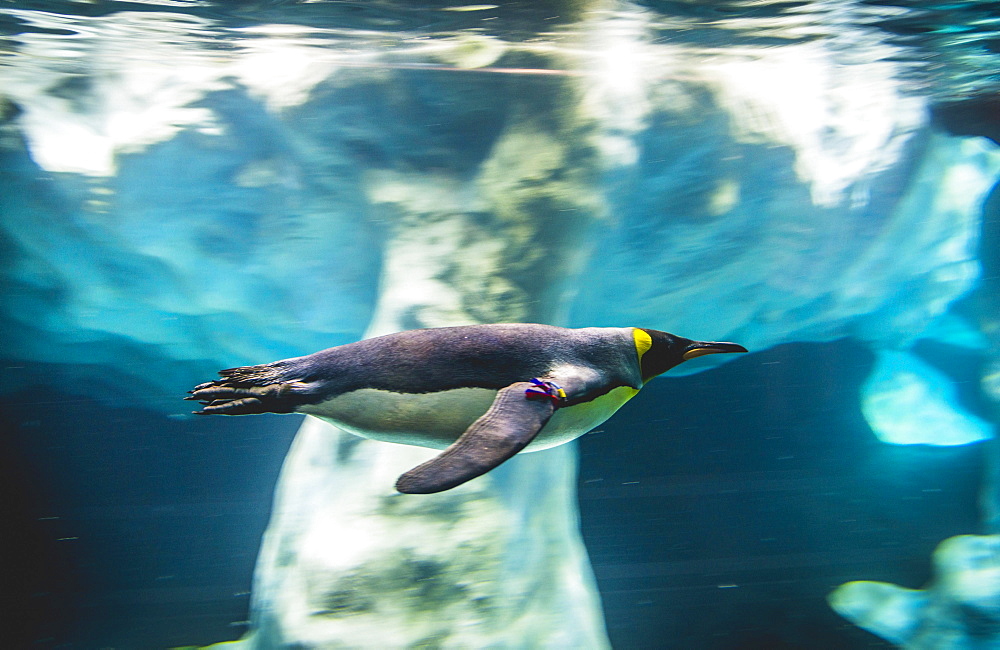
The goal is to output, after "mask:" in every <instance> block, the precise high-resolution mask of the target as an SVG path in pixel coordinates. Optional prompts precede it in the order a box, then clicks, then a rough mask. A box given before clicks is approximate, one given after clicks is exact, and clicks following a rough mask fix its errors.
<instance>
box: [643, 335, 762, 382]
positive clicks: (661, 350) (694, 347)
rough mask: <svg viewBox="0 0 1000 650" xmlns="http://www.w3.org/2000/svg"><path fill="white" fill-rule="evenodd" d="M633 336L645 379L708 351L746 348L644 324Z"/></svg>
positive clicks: (711, 352) (715, 352)
mask: <svg viewBox="0 0 1000 650" xmlns="http://www.w3.org/2000/svg"><path fill="white" fill-rule="evenodd" d="M633 336H634V338H635V349H636V351H637V352H638V353H639V367H640V369H641V371H642V381H644V382H646V381H649V380H650V379H652V378H653V377H656V376H657V375H661V374H663V373H665V372H666V371H668V370H670V369H671V368H673V367H674V366H679V365H680V364H682V363H684V362H685V361H687V360H688V359H694V358H695V357H701V356H704V355H706V354H721V353H729V352H746V351H747V349H746V348H745V347H743V346H742V345H739V344H737V343H720V342H716V341H692V340H691V339H686V338H684V337H683V336H676V335H674V334H668V333H667V332H661V331H660V330H650V329H645V328H642V327H637V328H635V330H634V332H633Z"/></svg>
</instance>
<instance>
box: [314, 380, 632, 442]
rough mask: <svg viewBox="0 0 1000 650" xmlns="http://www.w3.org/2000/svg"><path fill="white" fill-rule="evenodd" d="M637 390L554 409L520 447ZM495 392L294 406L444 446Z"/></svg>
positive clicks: (356, 394)
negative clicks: (545, 421) (530, 437)
mask: <svg viewBox="0 0 1000 650" xmlns="http://www.w3.org/2000/svg"><path fill="white" fill-rule="evenodd" d="M637 392H639V391H638V390H637V389H635V388H631V387H627V386H621V387H618V388H615V389H614V390H612V391H610V392H609V393H607V394H605V395H602V396H601V397H599V398H597V399H595V400H592V401H590V402H585V403H583V404H577V405H575V406H571V407H568V408H561V409H558V410H557V411H556V412H555V414H554V415H553V416H552V419H550V420H549V421H548V423H547V424H546V425H545V427H543V428H542V431H541V433H539V434H538V437H537V438H535V439H534V440H533V441H532V442H531V444H529V445H528V447H527V448H526V449H525V451H538V450H541V449H548V448H549V447H555V446H557V445H561V444H563V443H564V442H569V441H570V440H573V439H575V438H579V437H580V436H582V435H583V434H585V433H587V432H588V431H590V430H591V429H593V428H594V427H596V426H597V425H599V424H601V423H602V422H604V421H605V420H607V419H608V418H609V417H611V416H612V415H613V414H614V412H615V411H617V410H618V409H619V408H620V407H621V406H622V404H624V403H625V402H627V401H628V400H629V399H630V398H631V397H632V396H633V395H635V394H636V393H637ZM496 394H497V391H495V390H490V389H487V388H456V389H453V390H446V391H441V392H439V393H394V392H392V391H386V390H377V389H374V388H364V389H361V390H356V391H352V392H350V393H344V394H342V395H338V396H336V397H334V398H333V399H329V400H327V401H325V402H322V403H320V404H311V405H308V406H304V407H301V408H300V409H299V411H300V412H301V413H308V414H309V415H313V416H316V417H318V418H320V419H323V420H326V421H327V422H330V423H331V424H333V425H335V426H337V427H340V428H341V429H343V430H345V431H347V432H348V433H353V434H355V435H358V436H361V437H363V438H370V439H372V440H380V441H383V442H396V443H401V444H404V445H415V446H417V447H430V448H432V449H444V448H445V447H447V446H448V445H450V444H451V443H453V442H455V440H457V439H458V437H459V436H460V435H462V433H463V432H464V431H465V430H466V429H468V428H469V425H471V424H472V423H473V422H475V421H476V420H477V419H478V418H479V416H481V415H482V414H483V413H485V412H486V411H487V410H489V408H490V406H491V405H492V404H493V400H494V398H495V397H496Z"/></svg>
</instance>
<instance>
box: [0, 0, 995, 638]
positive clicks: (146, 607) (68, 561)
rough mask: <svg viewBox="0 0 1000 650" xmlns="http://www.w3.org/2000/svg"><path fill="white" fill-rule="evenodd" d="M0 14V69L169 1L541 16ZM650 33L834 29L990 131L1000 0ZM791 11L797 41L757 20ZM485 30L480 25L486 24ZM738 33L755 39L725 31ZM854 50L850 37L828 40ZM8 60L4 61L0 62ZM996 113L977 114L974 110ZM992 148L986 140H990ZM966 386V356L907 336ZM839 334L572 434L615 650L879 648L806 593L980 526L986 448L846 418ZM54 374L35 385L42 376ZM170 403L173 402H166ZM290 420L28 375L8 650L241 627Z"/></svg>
mask: <svg viewBox="0 0 1000 650" xmlns="http://www.w3.org/2000/svg"><path fill="white" fill-rule="evenodd" d="M450 4H451V3H437V4H435V3H387V2H378V3H360V2H358V3H351V2H339V3H301V2H293V1H285V2H275V1H269V2H231V3H221V2H218V3H203V2H189V1H183V0H181V1H177V2H173V3H171V4H170V5H169V6H166V5H151V4H138V3H129V2H86V3H84V2H10V1H9V0H3V1H2V2H0V9H10V8H16V9H19V10H27V11H37V12H50V13H52V14H58V15H59V16H62V17H64V18H66V20H56V19H53V20H52V21H51V24H50V25H48V26H40V25H39V24H38V23H37V22H29V21H26V20H24V19H23V17H18V16H17V15H15V14H12V13H0V57H3V56H13V54H11V52H9V51H6V50H7V46H9V45H11V44H12V43H14V42H16V40H17V36H18V35H20V34H24V33H29V32H34V33H47V34H52V35H54V36H60V35H65V36H72V35H73V34H74V30H73V19H74V17H93V16H100V15H107V14H110V13H113V12H116V11H123V10H128V11H144V10H147V9H149V10H154V9H155V10H158V11H171V12H175V13H178V14H185V13H187V14H192V15H199V16H204V17H209V18H212V19H213V20H216V21H218V24H219V25H220V30H222V31H220V34H221V36H220V35H209V36H208V38H218V47H219V48H223V49H224V48H226V47H228V45H227V42H226V39H225V35H224V33H223V31H224V29H225V28H237V27H241V26H245V25H252V24H257V23H260V24H263V23H269V22H281V23H292V24H299V25H307V26H312V27H316V28H317V29H320V28H322V29H338V30H342V31H341V32H339V35H338V38H339V39H341V40H340V41H339V42H340V43H341V44H342V43H343V42H348V41H351V39H352V38H357V40H358V41H359V42H362V41H364V37H362V36H361V35H360V31H357V32H353V31H352V30H363V29H372V28H378V29H380V30H388V31H392V30H412V29H423V30H425V31H427V32H435V31H446V30H453V29H463V28H467V27H469V26H470V25H473V24H474V25H476V26H477V27H480V28H482V29H485V30H487V32H488V33H493V34H496V35H499V36H502V37H504V38H506V39H510V40H517V39H532V38H543V39H544V38H546V36H545V30H540V29H539V24H545V25H547V26H550V27H551V26H556V25H559V24H560V23H563V22H567V21H569V20H570V19H571V18H572V11H566V8H567V7H570V5H568V4H562V3H530V2H522V3H504V4H503V6H502V7H498V8H496V9H492V10H486V13H483V12H477V13H475V15H473V14H468V13H460V12H459V13H456V12H444V11H441V10H440V9H441V8H442V7H445V6H448V5H450ZM644 6H646V7H648V8H649V9H651V10H653V11H656V12H657V13H658V14H660V15H661V22H662V29H663V37H664V38H671V39H674V40H683V39H688V40H689V41H691V42H692V43H698V44H702V45H713V46H719V47H725V46H729V45H734V44H743V45H753V46H761V47H763V46H768V45H772V44H780V43H784V42H789V41H791V40H799V39H809V38H827V39H837V38H838V37H839V35H840V34H839V33H838V31H837V26H838V24H844V23H845V22H848V23H852V24H855V23H858V22H861V23H863V24H866V25H870V26H871V27H872V28H873V29H877V30H882V31H883V32H884V33H885V34H887V35H888V36H887V37H888V38H889V39H890V41H891V42H895V43H897V44H901V45H903V46H905V47H906V48H908V50H907V51H908V52H909V57H908V58H907V63H908V64H910V67H911V69H912V83H913V85H914V86H915V87H917V88H919V89H921V90H922V91H923V92H925V93H926V94H927V95H928V96H930V97H932V98H934V99H935V100H936V101H938V102H939V106H938V116H939V118H940V120H941V121H942V122H943V123H946V124H947V126H948V127H949V128H950V129H951V130H952V131H954V132H958V133H977V134H981V133H985V132H988V131H989V129H991V128H994V129H995V115H996V107H997V105H998V104H997V100H996V97H997V95H996V92H995V90H994V89H995V88H997V87H998V86H997V81H998V79H997V76H998V72H997V71H998V70H1000V65H997V55H998V53H1000V3H994V2H957V3H956V2H949V3H934V2H920V1H918V0H913V1H911V2H853V3H836V2H833V3H808V2H716V3H706V2H647V3H644ZM790 15H798V16H803V22H804V23H806V24H811V25H813V26H814V29H813V30H812V31H811V33H809V30H807V32H806V33H802V32H801V31H799V32H796V34H795V35H791V34H789V33H786V32H784V31H782V30H781V29H780V28H774V27H767V25H771V24H772V23H771V22H769V21H770V19H772V18H774V17H787V16H790ZM484 18H488V19H489V22H484ZM743 19H751V22H752V23H753V24H754V25H756V26H757V27H758V28H748V27H741V26H739V25H742V24H743V23H742V22H740V21H741V20H743ZM848 46H850V44H848V43H845V47H848ZM2 64H3V59H2V58H0V65H2ZM991 120H992V121H991ZM993 133H996V131H993ZM917 351H918V353H919V354H921V355H922V356H923V357H924V358H925V359H927V360H929V361H931V362H932V363H934V364H936V365H937V366H938V367H940V368H941V369H943V370H945V371H946V372H947V373H949V374H950V375H951V376H952V377H954V378H955V379H956V381H957V382H959V384H958V385H959V387H960V390H961V391H962V395H961V397H962V400H963V402H964V403H965V405H966V406H967V407H968V408H969V409H970V410H972V411H973V412H976V413H979V414H981V415H984V416H985V414H986V408H985V406H984V404H983V403H982V398H981V396H979V394H978V393H977V389H976V385H977V382H978V370H979V364H980V363H981V360H980V359H979V358H978V357H977V356H976V355H975V354H973V353H969V352H967V351H961V350H958V349H953V348H946V347H944V346H935V345H930V344H926V345H924V346H922V347H920V348H918V350H917ZM871 364H872V358H871V355H870V353H869V352H867V351H866V350H865V349H864V348H862V347H861V346H860V345H857V344H854V343H851V342H848V341H839V342H833V343H828V344H809V345H806V344H794V345H784V346H780V347H778V348H775V349H771V350H767V351H763V352H759V353H755V354H751V355H747V356H745V357H743V358H741V359H739V360H736V361H735V362H733V363H731V364H729V365H726V366H724V367H722V368H719V369H715V370H712V371H708V372H705V373H702V374H699V375H695V376H689V377H681V378H669V377H668V378H661V379H659V380H657V381H656V382H654V383H653V384H651V385H650V386H649V387H647V388H646V389H645V390H644V391H643V393H642V395H641V396H640V397H639V398H637V399H636V400H634V401H633V402H632V403H630V404H629V405H628V406H627V407H626V408H625V409H623V411H622V412H621V413H620V414H619V415H618V416H616V417H615V418H614V419H613V420H612V421H610V422H609V423H607V424H606V425H605V426H604V427H603V428H602V430H601V432H599V433H595V434H592V435H589V436H586V437H585V438H584V439H583V440H582V441H581V443H580V445H581V447H580V448H581V470H580V506H581V515H582V530H583V536H584V540H585V542H586V545H587V549H588V552H589V554H590V557H591V561H592V563H593V567H594V571H595V574H596V576H597V580H598V584H599V587H600V591H601V597H602V600H603V604H604V609H605V614H606V622H607V627H608V632H609V635H610V638H611V640H612V643H613V644H614V646H615V647H616V648H621V649H626V648H720V649H722V648H726V649H736V648H761V649H763V648H831V649H832V648H867V647H888V644H886V643H885V642H883V641H881V640H880V639H877V638H876V637H874V636H872V635H869V634H868V633H866V632H863V631H861V630H860V629H858V628H856V627H855V626H853V625H851V624H849V623H847V622H846V621H844V620H843V619H841V618H839V617H838V616H836V615H835V614H834V613H833V612H832V611H831V610H830V609H829V607H828V606H827V605H826V603H825V602H824V600H823V597H824V596H825V594H827V593H828V592H829V591H830V590H831V589H833V588H834V587H835V586H837V585H839V584H841V583H843V582H846V581H849V580H854V579H867V580H883V581H888V582H893V583H897V584H900V585H903V586H906V587H913V588H915V587H919V586H921V585H923V584H924V583H926V582H927V580H928V579H929V578H930V577H931V573H930V556H931V552H932V551H933V549H934V547H935V546H936V545H937V544H938V543H939V542H940V541H941V540H943V539H945V538H947V537H950V536H954V535H959V534H964V533H979V532H984V531H982V530H981V528H980V525H979V523H978V520H979V513H978V511H977V507H976V503H977V493H978V490H979V489H980V480H981V476H982V462H983V458H982V456H983V448H982V446H981V445H972V446H967V447H958V448H934V449H930V448H923V447H892V446H888V445H884V444H881V443H879V442H878V441H877V440H876V439H875V438H874V436H873V435H872V433H871V432H870V431H869V429H868V427H867V425H866V424H865V422H864V420H863V418H862V416H861V414H860V412H859V409H858V399H857V395H858V390H859V387H860V384H861V382H862V381H863V380H864V378H865V376H866V374H867V372H868V370H869V369H870V367H871ZM59 383H61V382H60V381H59V378H58V377H54V378H53V384H54V385H55V384H59ZM179 397H180V396H178V399H179ZM298 422H299V419H298V418H297V417H291V416H289V417H279V416H273V417H272V416H267V417H257V418H241V419H234V420H229V419H223V418H219V419H215V418H213V419H204V420H197V421H194V422H191V421H180V420H172V419H169V418H166V417H165V416H163V415H162V414H160V413H156V412H151V411H147V410H144V409H143V408H141V407H135V408H129V407H127V406H125V407H121V408H109V407H107V406H103V405H101V404H98V403H96V402H94V401H91V400H89V399H85V398H79V397H77V396H74V395H71V394H64V393H59V392H54V391H53V390H52V389H51V388H49V387H46V386H29V387H25V388H24V389H23V390H21V391H20V392H16V393H12V394H8V395H5V396H3V397H2V398H0V426H2V428H3V434H4V435H3V436H2V438H0V494H2V495H3V498H2V501H0V518H2V519H0V523H2V525H0V553H2V557H3V558H4V559H3V578H2V580H0V588H2V590H3V591H2V594H0V597H2V599H0V613H2V614H0V616H2V618H3V619H4V622H3V625H2V628H3V632H2V634H3V639H4V640H3V644H4V645H3V647H10V648H22V647H23V648H29V647H33V648H83V649H89V648H162V647H169V646H174V645H184V644H207V643H211V642H217V641H222V640H226V639H233V638H237V637H239V636H240V635H241V634H242V633H243V632H244V630H245V619H246V616H247V606H248V602H249V590H250V584H251V576H252V571H253V564H254V561H255V556H256V552H257V549H258V547H259V543H260V535H261V534H262V533H263V530H264V528H265V526H266V523H267V520H268V516H269V508H270V500H271V495H272V491H273V487H274V483H275V480H276V478H277V474H278V470H279V468H280V464H281V461H282V459H283V457H284V454H285V452H286V450H287V448H288V445H289V444H290V442H291V438H292V436H293V435H294V432H295V430H296V429H297V426H298Z"/></svg>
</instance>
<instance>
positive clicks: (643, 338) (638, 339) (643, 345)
mask: <svg viewBox="0 0 1000 650" xmlns="http://www.w3.org/2000/svg"><path fill="white" fill-rule="evenodd" d="M632 339H633V340H635V351H636V352H637V353H638V354H639V361H642V355H644V354H646V352H647V351H648V350H649V348H651V347H653V339H652V337H650V336H649V334H646V332H644V331H643V330H641V329H639V328H638V327H633V328H632Z"/></svg>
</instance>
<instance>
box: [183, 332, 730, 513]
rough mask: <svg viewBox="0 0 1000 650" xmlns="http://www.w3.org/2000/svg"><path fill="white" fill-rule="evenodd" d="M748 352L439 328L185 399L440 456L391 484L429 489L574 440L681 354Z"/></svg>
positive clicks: (614, 336)
mask: <svg viewBox="0 0 1000 650" xmlns="http://www.w3.org/2000/svg"><path fill="white" fill-rule="evenodd" d="M746 351H747V350H746V348H744V347H743V346H741V345H738V344H736V343H719V342H706V341H692V340H691V339H686V338H683V337H680V336H675V335H673V334H668V333H667V332H661V331H659V330H654V329H646V328H641V327H587V328H580V329H567V328H562V327H554V326H551V325H536V324H530V323H516V324H497V325H468V326H463V327H440V328H431V329H418V330H409V331H405V332H397V333H395V334H388V335H386V336H379V337H375V338H370V339H365V340H363V341H358V342H356V343H349V344H347V345H341V346H338V347H334V348H329V349H327V350H322V351H320V352H316V353H314V354H310V355H308V356H304V357H296V358H293V359H284V360H281V361H275V362H273V363H266V364H262V365H257V366H243V367H240V368H231V369H229V370H221V371H219V375H221V377H222V379H216V380H215V381H210V382H206V383H204V384H200V385H198V386H196V387H195V388H194V389H193V390H191V391H190V394H189V396H188V397H187V398H186V399H190V400H197V401H200V402H201V404H202V410H200V411H196V413H197V414H198V415H207V414H222V415H250V414H255V413H305V414H308V415H312V416H315V417H318V418H320V419H323V420H326V421H327V422H330V423H331V424H334V425H335V426H337V427H339V428H341V429H343V430H344V431H348V432H350V433H353V434H355V435H358V436H362V437H364V438H370V439H372V440H381V441H385V442H396V443H402V444H407V445H416V446H419V447H430V448H433V449H443V450H444V451H442V452H441V453H440V454H439V455H438V456H436V457H434V458H432V459H431V460H429V461H427V462H426V463H423V464H422V465H418V466H417V467H415V468H413V469H411V470H410V471H408V472H406V473H405V474H403V475H402V476H400V477H399V480H398V481H397V482H396V489H397V490H399V491H400V492H403V493H408V494H429V493H433V492H442V491H444V490H449V489H451V488H453V487H455V486H457V485H461V484H462V483H465V482H466V481H468V480H470V479H473V478H476V477H477V476H481V475H482V474H485V473H486V472H488V471H490V470H491V469H493V468H494V467H496V466H498V465H500V464H501V463H503V462H504V461H506V460H507V459H509V458H511V457H512V456H514V455H515V454H517V453H518V452H520V451H536V450H540V449H547V448H549V447H554V446H556V445H560V444H562V443H564V442H568V441H570V440H573V439H575V438H578V437H580V436H582V435H583V434H585V433H587V432H588V431H590V430H591V429H593V428H594V427H596V426H598V425H600V424H601V423H602V422H604V421H605V420H607V419H608V418H610V417H611V416H612V415H613V414H614V413H615V411H617V410H618V409H619V408H620V407H621V406H622V405H623V404H624V403H625V402H627V401H628V400H629V399H631V398H632V397H633V396H634V395H635V394H636V393H638V392H639V389H641V388H642V386H643V384H645V383H646V382H647V381H649V380H650V379H652V378H653V377H656V376H657V375H660V374H662V373H664V372H666V371H667V370H669V369H671V368H673V367H674V366H676V365H678V364H680V363H683V362H684V361H687V360H688V359H693V358H695V357H700V356H702V355H706V354H716V353H728V352H746Z"/></svg>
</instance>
